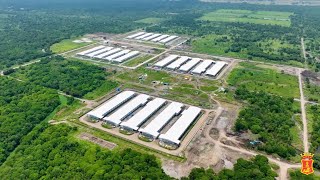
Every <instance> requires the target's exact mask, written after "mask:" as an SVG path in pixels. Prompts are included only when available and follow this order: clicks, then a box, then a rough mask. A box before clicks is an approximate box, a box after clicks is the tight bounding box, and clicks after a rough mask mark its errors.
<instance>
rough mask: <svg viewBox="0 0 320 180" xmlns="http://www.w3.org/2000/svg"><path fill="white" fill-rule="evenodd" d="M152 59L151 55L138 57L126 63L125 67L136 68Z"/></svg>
mask: <svg viewBox="0 0 320 180" xmlns="http://www.w3.org/2000/svg"><path fill="white" fill-rule="evenodd" d="M150 58H152V56H151V55H143V56H138V57H136V58H134V59H132V60H130V61H127V62H126V63H124V64H123V65H124V66H129V67H135V66H137V65H139V64H141V63H143V62H145V61H146V60H148V59H150Z"/></svg>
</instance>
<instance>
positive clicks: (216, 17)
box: [200, 9, 293, 27]
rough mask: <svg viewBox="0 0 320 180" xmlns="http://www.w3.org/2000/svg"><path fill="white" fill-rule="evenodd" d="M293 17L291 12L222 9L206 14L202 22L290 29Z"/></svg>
mask: <svg viewBox="0 0 320 180" xmlns="http://www.w3.org/2000/svg"><path fill="white" fill-rule="evenodd" d="M291 15H293V13H290V12H277V11H249V10H232V9H220V10H217V11H214V12H210V13H207V14H205V15H204V16H202V17H201V18H200V20H202V21H221V22H242V23H254V24H267V25H280V26H287V27H288V26H290V25H291V22H290V16H291Z"/></svg>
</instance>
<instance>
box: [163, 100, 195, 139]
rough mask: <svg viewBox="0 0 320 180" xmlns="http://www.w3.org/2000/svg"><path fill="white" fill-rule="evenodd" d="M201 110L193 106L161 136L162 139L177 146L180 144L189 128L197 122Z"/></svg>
mask: <svg viewBox="0 0 320 180" xmlns="http://www.w3.org/2000/svg"><path fill="white" fill-rule="evenodd" d="M200 112H201V109H200V108H197V107H194V106H191V107H189V108H188V109H187V110H185V111H183V112H182V116H181V117H180V118H179V119H178V120H177V121H176V122H175V123H174V124H173V126H172V127H171V128H170V129H169V130H168V131H167V132H166V133H165V134H161V135H160V136H159V138H160V139H166V140H169V141H171V142H174V143H176V144H180V141H181V139H180V138H181V137H182V136H183V134H184V133H185V131H186V130H187V129H188V128H189V126H190V125H191V124H192V123H193V122H194V121H195V120H196V118H197V116H198V115H199V114H200Z"/></svg>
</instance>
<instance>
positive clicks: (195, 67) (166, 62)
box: [154, 55, 228, 77]
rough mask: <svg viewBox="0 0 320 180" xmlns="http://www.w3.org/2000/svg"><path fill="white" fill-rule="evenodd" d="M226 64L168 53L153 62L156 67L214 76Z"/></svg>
mask: <svg viewBox="0 0 320 180" xmlns="http://www.w3.org/2000/svg"><path fill="white" fill-rule="evenodd" d="M227 65H228V64H227V63H225V62H222V61H212V60H203V59H200V58H191V57H188V56H179V55H169V56H167V57H166V58H164V59H162V60H160V61H158V62H157V63H155V64H154V67H155V68H157V69H166V70H170V71H178V72H181V73H190V74H195V75H205V76H208V77H216V76H217V75H218V74H219V73H220V72H221V70H222V69H223V68H224V67H225V66H227Z"/></svg>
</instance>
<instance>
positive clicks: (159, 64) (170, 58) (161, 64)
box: [154, 55, 179, 67]
mask: <svg viewBox="0 0 320 180" xmlns="http://www.w3.org/2000/svg"><path fill="white" fill-rule="evenodd" d="M178 57H179V56H178V55H170V56H168V57H166V58H164V59H163V60H161V61H159V62H157V63H156V64H155V65H154V66H157V67H164V66H166V65H168V64H170V63H171V62H173V61H174V60H175V59H177V58H178Z"/></svg>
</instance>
